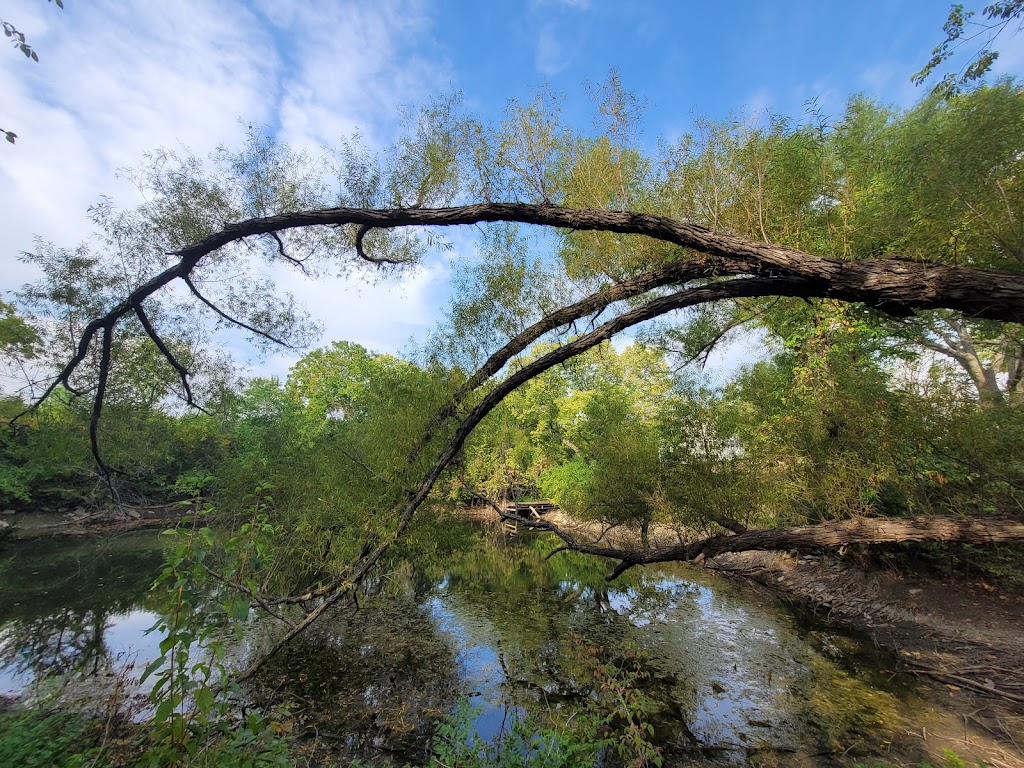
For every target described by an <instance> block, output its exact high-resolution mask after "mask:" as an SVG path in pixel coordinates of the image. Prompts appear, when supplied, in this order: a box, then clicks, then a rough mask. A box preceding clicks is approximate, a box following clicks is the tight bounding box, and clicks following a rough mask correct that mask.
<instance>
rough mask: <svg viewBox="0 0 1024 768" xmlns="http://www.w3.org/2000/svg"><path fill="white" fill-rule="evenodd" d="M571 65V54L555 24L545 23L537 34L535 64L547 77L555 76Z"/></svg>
mask: <svg viewBox="0 0 1024 768" xmlns="http://www.w3.org/2000/svg"><path fill="white" fill-rule="evenodd" d="M568 65H569V56H568V54H567V53H566V50H565V46H564V45H563V44H562V40H561V39H560V37H559V34H558V31H557V29H556V28H555V26H554V25H553V24H545V25H544V26H543V27H542V28H541V30H540V34H538V36H537V50H536V53H535V55H534V66H535V67H536V68H537V71H538V72H540V73H541V74H542V75H544V76H546V77H554V76H555V75H557V74H558V73H559V72H561V71H562V70H563V69H565V68H566V67H567V66H568Z"/></svg>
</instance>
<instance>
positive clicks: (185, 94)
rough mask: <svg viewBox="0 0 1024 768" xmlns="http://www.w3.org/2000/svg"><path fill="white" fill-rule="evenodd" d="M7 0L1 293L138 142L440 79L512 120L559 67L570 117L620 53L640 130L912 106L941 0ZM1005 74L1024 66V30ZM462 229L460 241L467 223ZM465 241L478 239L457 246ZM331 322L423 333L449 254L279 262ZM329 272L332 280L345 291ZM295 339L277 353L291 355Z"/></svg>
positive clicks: (188, 135)
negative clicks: (395, 260)
mask: <svg viewBox="0 0 1024 768" xmlns="http://www.w3.org/2000/svg"><path fill="white" fill-rule="evenodd" d="M64 5H65V9H66V10H64V11H60V10H58V9H57V8H56V7H55V6H53V5H52V4H47V3H45V2H43V0H10V1H9V2H6V3H4V5H3V8H2V9H0V18H3V19H5V20H7V21H10V22H11V23H13V24H15V26H17V27H18V28H19V29H21V30H22V31H24V32H25V33H26V34H27V35H28V38H29V42H30V43H32V44H33V45H34V46H35V48H36V50H37V51H38V52H39V55H40V62H39V63H38V64H35V63H31V62H29V61H27V60H26V59H25V58H24V57H23V56H21V54H19V53H17V52H16V51H14V50H10V51H0V94H2V98H0V126H2V127H3V128H5V129H8V130H14V131H16V132H17V133H18V134H19V140H18V143H17V145H16V146H14V147H11V146H9V145H6V144H5V145H4V146H2V147H0V232H2V233H3V236H2V238H0V290H3V291H5V292H7V291H10V290H11V289H16V288H17V287H19V286H20V285H21V284H22V283H24V282H25V281H26V280H28V279H31V278H32V273H31V271H30V270H29V268H28V267H26V266H25V265H22V264H20V263H19V262H18V260H17V257H18V254H19V253H20V252H21V251H23V250H27V249H30V248H31V244H32V237H33V235H35V234H39V235H42V236H44V237H46V238H48V239H51V240H53V241H55V242H57V243H58V244H60V245H73V244H75V243H76V242H78V241H79V240H81V239H83V238H84V237H86V236H87V235H88V233H89V224H88V220H87V218H86V209H87V207H88V206H89V205H90V204H91V203H93V202H95V201H96V200H97V199H98V198H99V197H100V195H103V194H108V195H112V196H113V197H114V199H115V201H116V202H117V203H118V204H121V205H124V206H129V205H131V204H133V203H134V202H135V201H136V199H137V198H136V195H137V192H136V191H135V190H134V189H133V188H132V187H131V186H130V185H128V184H127V183H126V182H125V181H124V180H123V179H118V178H116V177H115V171H116V169H117V168H119V167H125V166H130V165H134V164H136V163H138V162H139V161H140V159H141V157H142V155H143V153H144V152H146V151H147V150H151V149H154V148H156V147H159V146H173V145H177V144H183V145H185V146H188V147H190V148H192V149H193V150H194V151H196V152H197V153H198V154H204V153H205V152H207V151H209V150H211V149H213V148H214V147H215V146H217V145H218V144H221V143H225V144H228V145H230V144H232V143H234V142H237V141H239V139H240V137H241V134H242V132H243V130H244V129H243V125H242V124H243V123H265V124H268V125H271V126H273V127H274V129H275V130H277V131H278V132H279V134H280V135H281V136H282V137H283V138H284V139H285V140H287V141H289V142H290V143H292V144H294V145H297V146H300V147H316V146H319V145H321V144H324V143H328V144H329V143H334V142H336V140H337V139H338V137H339V136H342V135H345V134H348V133H350V132H352V131H353V130H355V129H359V130H360V131H361V132H362V134H363V135H364V136H365V137H366V138H367V139H368V140H369V141H370V142H371V143H372V144H376V145H378V146H381V145H384V144H386V143H387V142H388V141H389V140H390V139H391V138H392V136H393V135H394V132H395V131H396V125H397V121H396V118H397V116H398V107H399V106H400V105H410V104H415V103H417V102H419V101H422V100H423V99H424V98H425V97H427V96H429V95H431V94H436V93H440V92H442V91H446V90H450V89H453V88H454V89H458V90H461V91H462V92H463V93H464V95H465V98H466V100H467V103H468V104H469V106H471V107H473V108H474V109H475V110H476V111H478V112H479V113H481V114H482V115H483V116H485V117H491V118H494V119H500V116H501V110H502V108H503V106H504V105H505V103H506V101H507V99H509V98H511V97H525V96H528V95H529V93H530V89H531V88H534V87H536V86H537V85H539V84H540V83H542V82H544V81H545V80H547V81H548V82H549V83H550V84H551V85H552V86H553V87H554V88H555V89H556V90H559V91H564V92H565V93H566V94H567V101H566V115H567V116H568V117H569V118H570V119H572V120H574V121H577V122H578V123H579V124H580V125H581V126H584V127H585V126H588V125H589V124H590V120H591V117H590V115H591V113H590V110H589V101H588V98H587V91H586V84H587V83H591V84H596V83H600V82H601V81H603V80H604V79H605V78H606V76H607V73H608V70H609V68H610V67H615V68H617V69H618V70H619V72H620V74H621V77H622V81H623V84H624V85H625V86H626V87H627V88H629V89H632V90H634V91H636V92H637V93H638V95H639V96H640V97H641V98H643V99H644V100H645V101H646V102H647V105H648V112H647V130H646V132H645V134H644V136H643V140H644V141H645V143H647V144H648V145H649V146H653V145H654V144H655V142H656V141H657V140H658V138H659V137H666V138H669V139H671V138H674V137H676V136H678V135H679V134H681V133H683V132H685V131H686V130H687V129H688V127H689V126H690V124H691V122H692V120H693V118H694V117H695V116H698V115H700V116H708V117H712V118H724V117H727V116H729V115H730V114H739V113H744V114H747V115H750V114H758V113H761V112H763V111H764V110H766V109H771V110H773V111H776V112H779V113H782V114H787V115H790V116H792V117H795V118H799V117H800V116H801V115H802V114H803V112H804V110H805V108H806V104H807V103H808V102H809V101H810V100H817V103H818V105H819V108H820V109H821V110H822V111H823V112H825V113H826V114H832V115H837V114H839V113H840V112H841V110H842V107H843V104H844V103H845V101H846V99H847V98H848V97H849V96H850V95H852V94H854V93H857V92H865V93H868V94H870V95H872V96H874V97H876V98H878V99H880V100H881V101H884V102H889V103H895V104H900V105H904V106H906V105H909V104H911V103H912V102H913V101H914V100H915V99H916V98H918V97H919V96H920V95H921V91H920V90H918V89H915V88H914V87H913V86H912V85H911V84H910V82H909V77H910V75H911V74H912V73H913V72H914V71H916V70H917V69H919V68H920V66H921V65H922V64H923V63H924V62H925V61H926V60H927V58H928V56H929V53H930V51H931V48H932V47H933V46H934V45H935V44H936V43H937V42H938V41H939V38H940V36H941V34H942V33H941V28H942V23H943V21H944V20H945V17H946V14H947V12H948V8H949V5H948V3H946V2H924V1H923V0H916V1H915V2H900V1H898V0H888V1H884V2H883V1H881V0H864V1H862V2H848V3H839V2H826V1H824V0H817V2H810V1H800V2H796V1H794V2H764V1H763V0H762V2H736V1H734V2H730V3H697V2H683V1H682V0H679V1H678V2H654V1H653V0H648V1H647V2H625V1H624V0H617V1H616V0H526V2H519V3H516V2H490V3H487V2H458V1H457V0H433V1H432V0H374V2H341V1H340V0H339V1H331V0H319V1H318V2H315V3H314V2H308V1H307V0H303V1H301V2H300V1H299V0H166V2H152V0H148V1H147V0H90V2H84V0H64ZM999 48H1000V49H1001V50H1002V52H1003V55H1002V57H1001V59H1000V60H999V62H998V63H997V67H996V69H997V72H998V73H1001V74H1006V73H1010V74H1017V73H1020V72H1021V71H1022V70H1024V34H1020V35H1017V36H1016V37H1008V38H1007V39H1006V40H1003V41H1001V43H1000V45H999ZM460 245H461V241H460ZM461 247H468V246H465V245H462V246H461ZM281 277H282V283H283V284H284V286H285V287H286V288H288V289H289V290H292V291H293V292H295V293H296V294H297V295H298V296H300V297H302V298H303V299H305V300H306V302H307V303H308V305H309V307H310V309H311V311H312V312H313V314H314V315H315V316H317V317H319V318H320V319H321V321H322V322H323V323H324V325H325V336H324V341H325V342H326V341H328V340H330V339H335V338H346V339H350V340H354V341H358V342H360V343H363V344H366V345H368V346H371V347H374V348H377V349H382V350H386V351H395V350H397V349H398V348H400V347H401V345H402V344H403V343H404V342H405V341H406V340H407V339H408V338H409V337H410V335H422V334H423V332H425V331H426V330H427V329H428V328H429V325H430V323H431V321H432V318H434V317H435V316H436V313H437V310H438V307H439V305H440V304H441V303H442V302H443V300H444V297H445V296H446V295H447V293H448V289H447V285H448V279H449V277H450V264H449V262H448V260H447V258H444V257H436V258H433V259H431V260H430V261H429V262H428V263H427V264H426V266H425V268H424V269H422V270H421V271H420V272H419V273H417V274H416V275H412V276H409V277H407V278H405V279H403V280H402V281H401V282H400V283H397V284H383V285H359V286H352V285H349V286H339V285H337V284H333V285H328V284H325V283H316V284H311V283H308V282H303V281H302V280H301V279H299V278H298V277H297V276H295V275H282V276H281ZM339 290H341V291H342V293H341V294H340V295H341V297H342V299H341V300H339V299H338V296H339V293H338V292H339ZM288 362H289V358H287V357H283V356H282V357H277V358H272V359H271V360H270V361H269V362H268V363H266V364H265V365H266V369H268V370H275V371H282V370H284V368H285V367H286V366H287V364H288Z"/></svg>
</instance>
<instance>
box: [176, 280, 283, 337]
mask: <svg viewBox="0 0 1024 768" xmlns="http://www.w3.org/2000/svg"><path fill="white" fill-rule="evenodd" d="M181 279H182V280H184V281H185V285H187V286H188V289H189V290H190V291H192V295H193V296H195V297H196V298H197V299H199V300H200V301H201V302H203V304H205V305H206V306H208V307H209V308H210V309H212V310H213V311H214V312H216V313H217V314H218V315H220V317H222V318H224V319H225V320H227V321H228V322H229V323H231V324H232V325H237V326H238V327H239V328H245V330H247V331H249V332H250V333H255V334H256V335H258V336H262V337H263V338H265V339H269V340H270V341H272V342H274V343H275V344H280V345H281V346H282V347H286V348H288V349H294V347H292V346H291V345H290V344H288V343H287V342H284V341H281V339H279V338H277V337H276V336H271V335H270V334H269V333H267V332H266V331H261V330H260V329H259V328H254V327H252V326H251V325H249V324H248V323H244V322H242V321H241V320H238V319H236V318H234V317H231V315H229V314H227V313H226V312H225V311H224V310H223V309H221V308H220V307H218V306H217V305H216V304H214V303H213V302H212V301H210V300H209V299H208V298H206V297H205V296H203V294H201V293H200V292H199V289H198V288H196V286H195V283H193V282H192V280H191V279H190V278H189V277H188V275H182V277H181Z"/></svg>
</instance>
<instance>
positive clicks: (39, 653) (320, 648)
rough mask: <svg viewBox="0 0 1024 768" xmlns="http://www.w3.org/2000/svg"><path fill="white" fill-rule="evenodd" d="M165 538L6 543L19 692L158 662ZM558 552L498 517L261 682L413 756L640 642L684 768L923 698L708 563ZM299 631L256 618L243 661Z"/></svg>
mask: <svg viewBox="0 0 1024 768" xmlns="http://www.w3.org/2000/svg"><path fill="white" fill-rule="evenodd" d="M160 546H161V545H160V540H159V537H158V536H157V535H156V534H153V533H146V534H134V535H122V536H117V537H113V538H109V539H104V540H101V541H98V540H95V539H90V540H82V539H75V540H68V539H64V540H40V541H34V542H25V543H20V544H16V545H13V544H12V545H9V546H8V547H7V548H6V549H4V550H3V551H0V696H13V695H26V694H31V693H33V691H35V690H37V689H38V688H42V689H43V690H44V691H45V690H46V689H47V686H49V688H50V689H51V690H52V689H54V688H55V687H59V686H64V685H65V683H66V681H67V680H68V679H71V678H73V677H76V676H80V675H81V674H82V672H83V671H84V673H85V674H86V675H88V676H92V678H93V680H100V681H102V680H104V679H106V680H110V679H115V678H116V677H117V675H118V672H119V670H123V669H124V668H125V667H126V665H130V664H134V665H135V668H136V669H137V670H141V669H142V668H143V667H144V666H145V664H146V663H147V662H148V661H150V660H151V659H153V658H155V657H156V656H157V646H158V645H159V641H160V637H159V636H157V635H156V634H155V633H147V630H148V629H149V627H151V626H152V625H153V624H154V623H155V622H156V621H157V618H158V614H157V613H156V611H155V608H154V605H155V603H156V601H154V600H153V599H152V597H151V596H149V595H148V589H149V586H150V584H151V583H152V580H153V578H154V576H155V575H156V574H157V573H158V572H159V569H160V566H161V562H162V553H161V549H160ZM552 548H553V545H552V544H551V542H550V541H545V540H543V539H540V538H536V537H523V536H520V537H515V538H504V537H503V536H502V535H500V533H497V532H494V531H489V530H485V529H483V528H481V529H480V530H479V532H478V533H477V534H476V535H474V536H473V537H472V540H471V543H470V544H468V545H467V546H464V547H462V548H461V550H460V551H459V552H457V553H456V554H455V555H454V556H451V557H446V558H444V559H443V562H439V563H436V564H433V565H429V566H422V565H420V566H418V567H413V566H412V565H411V564H408V563H403V564H399V565H398V566H397V567H395V568H394V569H393V570H392V571H391V572H389V573H387V574H386V575H383V576H381V577H380V578H379V579H378V581H377V582H375V583H374V584H373V585H371V587H370V590H369V591H370V592H372V593H376V594H377V597H376V598H374V597H373V596H372V595H371V596H369V597H368V598H367V599H365V600H363V601H362V604H361V608H360V610H359V611H358V612H357V613H355V614H351V613H350V614H342V615H338V616H335V617H329V618H327V617H325V618H324V619H323V620H321V621H320V622H319V623H318V624H316V625H314V626H313V627H312V628H311V629H310V630H309V631H307V632H306V633H305V634H304V635H303V636H300V638H299V639H298V640H297V641H296V642H294V643H293V644H292V645H291V646H290V647H289V648H287V650H286V651H285V652H283V653H282V654H281V655H280V656H279V657H278V658H277V659H276V660H274V661H273V662H272V663H271V665H270V666H269V667H268V668H267V669H266V671H265V673H263V674H261V675H260V679H259V682H258V683H257V684H255V685H253V686H252V687H251V688H250V689H249V691H248V693H249V695H250V696H251V697H252V699H253V700H254V701H256V702H258V703H260V704H263V705H271V706H274V707H275V708H276V711H277V712H279V713H280V712H284V713H285V714H284V716H283V717H287V718H288V720H289V722H291V723H295V724H296V728H297V730H301V731H305V732H308V733H316V734H318V735H319V736H320V737H321V739H327V740H333V742H334V743H335V744H336V747H337V749H338V750H339V751H341V752H344V753H345V754H349V755H358V756H362V757H364V758H371V759H372V758H374V757H375V756H380V755H385V756H388V757H390V758H392V759H395V760H396V762H399V763H400V762H402V761H404V760H410V761H417V760H419V759H421V758H422V757H423V755H424V754H425V749H426V746H427V744H428V743H429V739H430V735H431V732H432V724H433V723H435V722H436V721H437V719H438V718H439V717H443V716H445V715H447V714H449V713H451V712H452V711H454V710H455V709H456V708H457V707H458V706H459V704H460V702H465V701H466V700H467V699H468V701H469V703H470V704H471V705H472V706H473V707H474V710H473V712H474V714H473V717H475V727H476V731H477V733H478V734H479V735H480V737H482V738H485V739H489V738H492V737H495V736H498V735H500V734H501V733H502V732H503V731H506V730H507V729H508V728H509V727H510V724H511V723H512V722H513V721H514V720H515V719H516V718H517V717H521V716H523V714H524V713H525V712H533V713H540V717H541V719H542V721H545V722H557V721H558V720H559V718H561V719H562V721H564V719H565V718H567V717H569V716H571V715H572V713H573V712H574V711H576V710H577V709H579V708H580V706H581V704H582V702H583V701H584V700H585V699H586V697H587V696H589V695H592V692H590V691H589V689H588V687H587V686H588V685H593V669H594V667H595V665H596V664H598V663H601V662H604V661H611V662H612V663H616V661H617V660H621V659H622V658H624V657H625V656H626V655H630V654H633V653H635V652H636V651H641V652H642V654H641V658H642V659H644V661H643V672H644V674H643V676H642V677H643V679H641V680H640V682H639V683H638V685H640V686H641V687H642V688H643V690H644V693H645V694H646V696H647V697H648V698H649V699H650V700H651V702H652V708H653V711H652V714H651V718H650V719H651V721H652V722H653V723H654V724H655V727H656V732H655V737H654V738H655V741H656V742H657V743H658V744H659V745H660V746H661V747H662V748H663V750H664V751H665V755H666V758H667V760H666V762H667V763H668V764H681V765H685V764H691V763H692V764H710V763H714V764H719V763H720V764H741V765H742V764H748V763H753V764H765V763H766V764H775V763H776V762H777V763H779V764H786V765H789V764H807V765H815V764H829V763H830V761H831V759H832V758H834V757H835V756H837V755H840V754H843V753H844V752H845V753H847V754H857V753H860V754H878V753H879V748H880V747H881V745H882V744H884V743H885V742H887V741H888V740H889V738H890V737H891V735H892V728H893V727H894V725H895V723H896V721H898V720H899V713H901V712H902V713H904V714H905V713H906V712H908V711H916V710H920V709H921V708H922V706H923V705H922V703H921V702H920V701H919V700H918V698H917V697H916V696H915V694H914V693H913V690H912V688H911V687H910V686H907V685H905V684H904V683H902V682H901V681H900V678H899V677H896V676H894V675H893V673H892V672H891V671H889V670H887V669H886V666H887V664H888V662H887V661H886V660H885V659H884V658H880V657H878V656H877V655H875V654H874V653H873V652H872V651H871V649H869V648H866V647H864V646H863V645H862V644H859V643H858V642H856V641H853V640H851V639H849V638H845V637H841V636H837V635H835V634H832V633H830V632H829V631H828V630H827V629H824V628H822V627H821V626H816V625H815V624H814V623H812V622H807V621H806V620H801V619H797V618H794V617H793V616H792V615H790V614H789V613H787V612H786V611H785V610H783V609H782V608H780V607H779V606H777V605H775V604H773V603H772V602H771V601H770V600H766V599H765V598H764V597H763V596H760V595H758V594H757V593H754V592H752V591H750V590H749V589H745V588H742V587H740V586H737V585H735V584H732V583H730V582H728V581H726V580H724V579H721V578H717V577H715V575H714V574H712V573H709V572H708V571H706V570H703V569H689V568H683V567H661V568H648V569H646V570H642V569H634V570H633V571H630V572H627V574H626V575H625V576H623V577H621V578H620V579H619V580H617V581H616V582H615V583H614V584H611V585H609V584H607V583H606V582H605V581H604V578H603V576H604V573H605V569H606V567H607V566H606V564H604V563H602V562H600V561H598V560H596V559H593V558H586V557H577V556H574V555H571V554H559V555H556V556H555V557H554V558H552V559H551V560H546V559H545V558H544V556H545V555H546V554H547V553H548V552H549V551H550V550H551V549H552ZM279 631H280V628H279V627H278V626H275V624H274V623H273V622H266V621H264V622H252V623H251V625H250V627H249V629H248V630H247V632H246V638H245V640H244V643H243V646H242V647H241V648H239V649H238V650H237V654H238V656H239V657H240V658H243V659H244V657H245V656H247V655H249V654H251V653H253V652H254V651H255V650H257V649H258V648H259V647H263V646H265V644H267V643H269V642H270V641H272V639H273V638H274V636H275V633H279ZM55 681H56V682H55ZM847 750H851V751H849V752H847Z"/></svg>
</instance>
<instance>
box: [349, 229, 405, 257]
mask: <svg viewBox="0 0 1024 768" xmlns="http://www.w3.org/2000/svg"><path fill="white" fill-rule="evenodd" d="M371 229H374V227H371V226H370V225H369V224H363V225H362V226H361V227H359V230H358V231H357V232H356V255H357V256H359V258H360V259H362V260H363V261H368V262H370V263H371V264H377V265H381V264H409V263H411V259H387V258H379V257H376V256H370V255H368V254H367V253H366V251H365V250H364V249H363V238H365V237H366V235H367V234H368V233H369V231H370V230H371Z"/></svg>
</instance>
